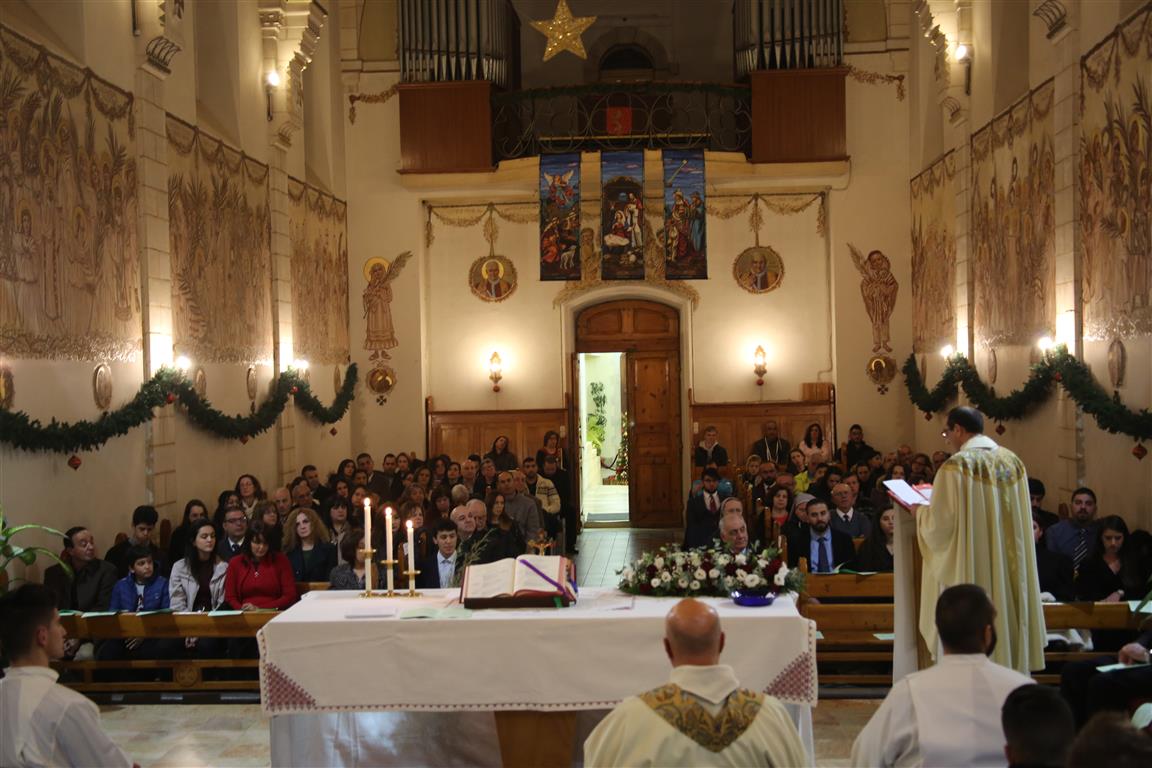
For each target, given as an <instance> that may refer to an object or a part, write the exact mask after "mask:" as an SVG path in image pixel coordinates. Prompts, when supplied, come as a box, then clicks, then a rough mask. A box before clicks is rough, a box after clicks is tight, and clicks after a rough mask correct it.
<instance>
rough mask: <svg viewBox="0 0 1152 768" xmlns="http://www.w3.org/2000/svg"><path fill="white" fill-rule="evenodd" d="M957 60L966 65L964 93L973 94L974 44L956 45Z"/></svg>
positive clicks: (966, 94)
mask: <svg viewBox="0 0 1152 768" xmlns="http://www.w3.org/2000/svg"><path fill="white" fill-rule="evenodd" d="M955 55H956V61H957V62H959V63H960V64H963V65H964V95H965V96H971V95H972V46H971V45H968V44H967V43H959V44H958V45H957V46H956V54H955Z"/></svg>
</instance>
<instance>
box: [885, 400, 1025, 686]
mask: <svg viewBox="0 0 1152 768" xmlns="http://www.w3.org/2000/svg"><path fill="white" fill-rule="evenodd" d="M947 424H948V428H947V429H946V430H944V433H943V437H944V439H945V440H946V441H947V442H948V444H949V446H950V447H951V449H952V450H953V454H952V456H951V457H949V459H948V460H947V461H945V462H944V463H943V464H942V465H941V466H940V471H939V472H938V473H937V474H936V483H935V485H934V487H933V489H932V501H931V504H930V505H927V506H919V507H917V508H916V510H915V514H916V528H917V534H918V536H917V538H918V540H919V545H920V552H921V553H922V555H923V559H924V563H923V581H922V585H921V590H922V591H921V599H920V633H921V634H922V635H923V637H924V640H925V642H926V643H927V645H928V649H929V651H931V652H932V654H933V656H934V657H935V656H936V654H937V651H938V646H939V641H938V636H937V632H936V624H935V611H936V598H937V596H938V595H939V594H940V592H941V591H942V590H944V589H946V588H948V587H951V586H954V585H956V584H965V583H971V584H976V585H978V586H980V587H983V588H984V590H985V591H986V592H987V593H988V596H989V597H990V598H991V599H992V602H993V603H994V604H995V605H997V606H999V608H1000V610H999V612H998V613H997V615H996V623H995V626H996V635H997V636H998V637H999V638H1000V641H999V643H998V644H997V645H996V650H995V651H994V652H993V653H992V660H993V661H995V662H996V663H998V664H1001V665H1003V666H1005V667H1008V668H1010V669H1015V670H1016V671H1017V672H1020V673H1022V674H1028V673H1029V672H1030V671H1033V670H1037V669H1043V668H1044V643H1045V635H1046V631H1045V626H1044V614H1043V612H1042V610H1041V606H1040V580H1039V577H1038V576H1037V573H1036V549H1035V546H1034V545H1033V542H1032V505H1031V502H1030V499H1029V497H1028V473H1027V471H1026V470H1025V468H1024V462H1022V461H1021V460H1020V459H1019V457H1017V456H1016V454H1014V453H1012V451H1009V450H1008V449H1007V448H1002V447H1000V446H999V445H997V444H996V442H995V441H993V440H992V439H990V438H988V437H986V436H985V435H984V434H983V433H984V416H983V415H982V414H981V413H980V412H979V411H977V410H976V409H974V408H968V407H959V408H953V409H952V410H951V411H950V412H949V413H948V421H947ZM897 557H898V559H899V554H898V555H897Z"/></svg>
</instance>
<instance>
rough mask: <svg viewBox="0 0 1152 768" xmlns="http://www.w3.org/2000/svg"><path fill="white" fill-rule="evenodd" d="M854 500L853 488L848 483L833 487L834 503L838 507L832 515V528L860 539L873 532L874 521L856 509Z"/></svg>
mask: <svg viewBox="0 0 1152 768" xmlns="http://www.w3.org/2000/svg"><path fill="white" fill-rule="evenodd" d="M854 500H855V498H854V495H853V493H852V487H851V486H849V485H848V484H847V483H837V484H836V485H834V486H832V503H833V504H834V505H835V507H836V509H835V511H833V513H832V527H833V528H835V529H836V530H838V531H841V532H842V533H846V534H848V535H849V536H851V537H852V538H854V539H859V538H862V537H866V536H868V534H870V533H871V532H872V521H871V520H869V519H868V516H867V515H865V514H863V513H861V512H860V511H859V510H857V509H856V508H855V507H854V505H853V501H854Z"/></svg>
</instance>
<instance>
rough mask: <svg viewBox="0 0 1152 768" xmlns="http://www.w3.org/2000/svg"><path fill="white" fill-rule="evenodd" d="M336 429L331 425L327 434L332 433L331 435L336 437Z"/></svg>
mask: <svg viewBox="0 0 1152 768" xmlns="http://www.w3.org/2000/svg"><path fill="white" fill-rule="evenodd" d="M337 431H338V430H337V429H336V427H332V429H330V430H328V434H330V435H332V437H336V432H337Z"/></svg>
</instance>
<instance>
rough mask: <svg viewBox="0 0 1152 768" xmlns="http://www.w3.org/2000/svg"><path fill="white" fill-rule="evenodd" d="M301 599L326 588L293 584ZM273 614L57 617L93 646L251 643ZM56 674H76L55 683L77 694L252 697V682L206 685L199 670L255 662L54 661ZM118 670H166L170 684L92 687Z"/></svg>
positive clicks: (254, 662)
mask: <svg viewBox="0 0 1152 768" xmlns="http://www.w3.org/2000/svg"><path fill="white" fill-rule="evenodd" d="M296 589H297V590H298V591H299V593H300V594H301V595H303V594H305V593H307V592H313V591H319V590H326V589H328V582H297V584H296ZM277 615H278V614H277V613H275V612H271V611H270V612H248V613H241V614H238V615H231V616H210V615H208V614H207V613H181V614H175V613H155V614H148V615H144V616H139V615H137V614H134V613H119V614H116V615H115V616H89V617H87V618H85V617H84V616H81V615H78V614H74V615H68V616H61V617H60V623H61V624H63V625H64V628H65V629H66V630H67V631H68V636H69V637H81V638H90V639H95V640H125V639H128V638H132V637H139V638H157V639H164V638H185V637H255V636H256V632H257V631H259V630H260V628H261V627H263V626H264V625H265V624H267V623H268V622H269V621H271V620H272V619H273V618H275V617H276V616H277ZM53 666H54V667H55V668H56V669H58V670H60V671H62V672H63V671H67V670H71V671H74V672H77V673H79V674H80V678H81V679H80V680H71V681H70V680H67V679H62V680H61V683H62V684H64V685H67V686H68V687H70V688H73V689H75V690H78V691H87V692H93V693H96V692H100V693H110V692H116V691H188V690H198V691H258V690H259V689H260V683H259V681H257V680H206V679H204V671H205V670H218V669H245V668H246V669H255V668H256V667H258V666H259V661H258V660H257V659H179V658H173V659H157V660H154V661H153V660H120V661H97V660H92V661H58V662H55V663H54V665H53ZM119 669H133V670H136V669H154V670H169V671H171V673H172V680H170V681H169V680H160V681H109V682H98V681H96V680H95V679H94V675H95V673H97V672H100V671H108V670H119Z"/></svg>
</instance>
